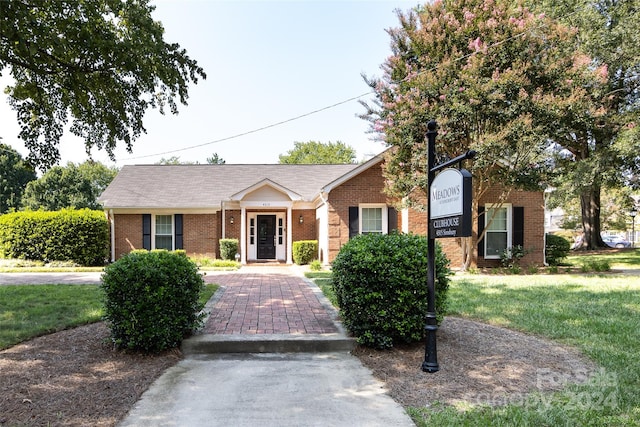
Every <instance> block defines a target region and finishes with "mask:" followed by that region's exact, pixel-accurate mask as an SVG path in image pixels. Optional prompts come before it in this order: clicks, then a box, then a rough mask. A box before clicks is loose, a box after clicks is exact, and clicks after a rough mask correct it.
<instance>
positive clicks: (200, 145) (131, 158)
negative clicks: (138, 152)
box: [127, 91, 373, 160]
mask: <svg viewBox="0 0 640 427" xmlns="http://www.w3.org/2000/svg"><path fill="white" fill-rule="evenodd" d="M372 93H373V91H369V92H367V93H363V94H361V95H358V96H353V97H351V98H348V99H345V100H342V101H340V102H336V103H335V104H331V105H327V106H326V107H322V108H319V109H317V110H313V111H309V112H307V113H304V114H300V115H298V116H295V117H291V118H289V119H286V120H282V121H279V122H276V123H272V124H270V125H266V126H262V127H259V128H256V129H252V130H249V131H246V132H242V133H238V134H235V135H231V136H227V137H224V138H220V139H216V140H213V141H209V142H205V143H202V144H197V145H191V146H189V147H183V148H177V149H175V150H169V151H164V152H162V153H155V154H146V155H144V156H136V157H128V158H127V160H135V159H144V158H147V157H155V156H163V155H165V154H174V153H179V152H181V151H186V150H192V149H194V148H200V147H204V146H207V145H211V144H216V143H218V142H224V141H229V140H230V139H236V138H240V137H242V136H246V135H251V134H252V133H256V132H261V131H263V130H266V129H270V128H274V127H276V126H280V125H283V124H286V123H289V122H293V121H295V120H299V119H302V118H304V117H308V116H311V115H313V114H317V113H320V112H322V111H326V110H330V109H332V108H335V107H338V106H340V105H343V104H347V103H349V102H351V101H355V100H356V99H360V98H362V97H363V96H367V95H370V94H372Z"/></svg>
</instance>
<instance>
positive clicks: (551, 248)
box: [545, 234, 571, 265]
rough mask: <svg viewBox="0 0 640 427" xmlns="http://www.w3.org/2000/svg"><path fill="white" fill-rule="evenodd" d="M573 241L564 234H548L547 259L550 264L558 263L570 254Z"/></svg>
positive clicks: (546, 244)
mask: <svg viewBox="0 0 640 427" xmlns="http://www.w3.org/2000/svg"><path fill="white" fill-rule="evenodd" d="M570 250H571V243H569V240H567V239H565V238H564V237H562V236H558V235H555V234H547V239H546V243H545V261H546V262H547V264H549V265H558V264H560V261H562V260H563V259H565V258H566V257H567V256H568V255H569V251H570Z"/></svg>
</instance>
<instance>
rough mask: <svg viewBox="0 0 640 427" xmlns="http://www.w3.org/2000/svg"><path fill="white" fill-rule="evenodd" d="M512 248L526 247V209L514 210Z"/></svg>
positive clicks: (517, 208)
mask: <svg viewBox="0 0 640 427" xmlns="http://www.w3.org/2000/svg"><path fill="white" fill-rule="evenodd" d="M511 231H512V234H511V246H517V245H520V246H524V207H514V208H513V230H511Z"/></svg>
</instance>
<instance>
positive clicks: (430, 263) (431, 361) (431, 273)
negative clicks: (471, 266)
mask: <svg viewBox="0 0 640 427" xmlns="http://www.w3.org/2000/svg"><path fill="white" fill-rule="evenodd" d="M437 126H438V125H437V123H436V122H435V121H433V120H432V121H430V122H429V123H428V124H427V129H428V132H427V171H428V172H427V173H428V175H427V188H428V189H429V190H428V191H429V192H430V191H431V183H432V182H433V179H434V177H435V172H434V171H433V168H434V166H435V164H436V136H437V135H438V131H437V130H436V129H437ZM428 221H431V203H428V205H427V222H428ZM428 234H429V235H428V236H427V321H426V325H425V327H424V329H425V331H426V335H427V337H426V338H427V340H426V343H425V353H424V362H422V370H423V371H424V372H429V373H431V374H432V373H435V372H438V371H439V370H440V367H439V366H438V353H437V350H436V331H437V330H438V322H437V320H436V285H435V282H436V272H435V269H436V263H435V251H436V239H435V236H432V235H431V233H428Z"/></svg>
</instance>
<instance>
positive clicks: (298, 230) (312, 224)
mask: <svg viewBox="0 0 640 427" xmlns="http://www.w3.org/2000/svg"><path fill="white" fill-rule="evenodd" d="M291 215H292V217H291V238H292V239H293V241H294V242H297V241H299V240H317V239H318V233H317V230H316V211H315V209H305V210H299V209H293V210H292V211H291ZM300 215H302V218H303V222H302V224H300Z"/></svg>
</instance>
